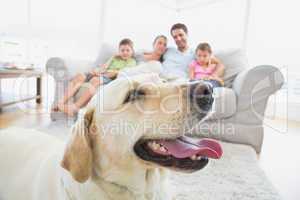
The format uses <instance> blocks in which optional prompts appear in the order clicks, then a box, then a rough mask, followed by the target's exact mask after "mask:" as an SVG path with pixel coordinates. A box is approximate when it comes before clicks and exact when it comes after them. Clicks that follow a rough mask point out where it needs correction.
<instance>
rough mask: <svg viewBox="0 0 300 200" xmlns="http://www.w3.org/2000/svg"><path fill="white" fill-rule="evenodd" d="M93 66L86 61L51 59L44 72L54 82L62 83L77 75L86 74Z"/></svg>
mask: <svg viewBox="0 0 300 200" xmlns="http://www.w3.org/2000/svg"><path fill="white" fill-rule="evenodd" d="M93 66H94V63H93V62H91V61H87V60H76V59H70V58H60V57H52V58H50V59H48V61H47V63H46V71H47V73H48V74H50V75H51V76H53V78H54V79H55V80H56V81H58V80H61V81H62V80H68V79H70V78H72V77H73V76H74V75H75V74H77V73H84V72H88V71H89V70H91V68H92V67H93Z"/></svg>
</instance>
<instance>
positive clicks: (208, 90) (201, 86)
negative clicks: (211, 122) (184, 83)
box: [189, 81, 214, 113]
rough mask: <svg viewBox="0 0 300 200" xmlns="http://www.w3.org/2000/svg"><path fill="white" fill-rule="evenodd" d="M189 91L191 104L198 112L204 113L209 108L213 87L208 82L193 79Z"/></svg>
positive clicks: (211, 102)
mask: <svg viewBox="0 0 300 200" xmlns="http://www.w3.org/2000/svg"><path fill="white" fill-rule="evenodd" d="M189 93H190V94H189V96H190V99H191V103H192V106H193V107H194V108H196V109H197V111H198V112H202V113H206V112H208V111H209V110H210V109H211V107H212V104H213V101H214V99H213V96H212V94H213V88H212V86H211V85H210V84H209V83H205V82H203V81H197V82H196V81H195V82H193V83H191V85H190V87H189Z"/></svg>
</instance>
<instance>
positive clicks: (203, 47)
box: [196, 42, 212, 53]
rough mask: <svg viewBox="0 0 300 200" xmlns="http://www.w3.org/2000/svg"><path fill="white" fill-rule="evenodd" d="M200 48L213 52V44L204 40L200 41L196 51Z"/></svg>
mask: <svg viewBox="0 0 300 200" xmlns="http://www.w3.org/2000/svg"><path fill="white" fill-rule="evenodd" d="M198 50H201V51H208V52H209V53H212V49H211V46H210V45H209V44H208V43H206V42H204V43H200V44H199V45H198V46H197V48H196V53H197V51H198Z"/></svg>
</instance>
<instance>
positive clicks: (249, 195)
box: [37, 121, 281, 200]
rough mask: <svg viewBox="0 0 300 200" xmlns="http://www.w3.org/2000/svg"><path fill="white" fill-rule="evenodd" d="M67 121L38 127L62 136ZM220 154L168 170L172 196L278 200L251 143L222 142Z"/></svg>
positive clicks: (201, 199) (178, 198)
mask: <svg viewBox="0 0 300 200" xmlns="http://www.w3.org/2000/svg"><path fill="white" fill-rule="evenodd" d="M71 123H72V122H69V125H68V126H66V123H65V122H60V121H57V122H53V123H51V124H50V125H48V126H47V127H39V128H37V129H38V130H41V131H44V132H46V133H49V134H51V135H56V136H58V137H59V138H61V139H62V140H65V139H66V138H67V136H68V134H69V131H70V130H69V129H70V127H71ZM222 146H223V150H224V156H223V157H222V159H220V160H210V162H209V164H208V165H207V166H206V167H205V168H204V169H203V170H201V171H199V172H196V173H192V174H182V173H172V176H171V182H172V187H173V188H172V189H173V191H175V194H176V198H175V199H176V200H279V199H281V198H280V196H279V195H278V193H277V191H276V190H275V189H274V187H273V186H272V184H271V183H270V182H269V180H268V179H267V177H266V175H265V174H264V172H263V171H262V169H261V168H260V167H259V164H258V161H257V156H256V153H255V151H254V150H253V148H252V147H250V146H246V145H237V144H230V143H222Z"/></svg>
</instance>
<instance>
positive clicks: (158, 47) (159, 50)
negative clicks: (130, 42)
mask: <svg viewBox="0 0 300 200" xmlns="http://www.w3.org/2000/svg"><path fill="white" fill-rule="evenodd" d="M166 50H167V37H166V36H164V35H159V36H157V37H156V38H155V39H154V41H153V51H151V52H147V51H139V52H137V53H136V54H135V58H136V61H137V63H138V64H140V63H143V62H147V61H152V60H156V61H159V62H162V56H163V54H164V53H165V52H166Z"/></svg>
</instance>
